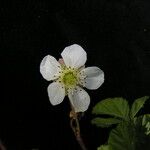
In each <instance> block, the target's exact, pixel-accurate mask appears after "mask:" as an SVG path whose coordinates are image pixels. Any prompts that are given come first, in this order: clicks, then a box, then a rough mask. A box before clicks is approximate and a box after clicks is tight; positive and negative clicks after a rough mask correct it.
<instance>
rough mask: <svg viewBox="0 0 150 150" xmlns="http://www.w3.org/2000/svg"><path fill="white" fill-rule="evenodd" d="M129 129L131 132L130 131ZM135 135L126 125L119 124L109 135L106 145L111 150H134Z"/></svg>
mask: <svg viewBox="0 0 150 150" xmlns="http://www.w3.org/2000/svg"><path fill="white" fill-rule="evenodd" d="M130 128H131V130H130ZM134 134H135V133H134V132H133V131H132V127H130V126H128V124H127V123H121V124H119V125H118V126H117V128H115V129H113V130H112V131H111V133H110V135H109V139H108V145H110V147H111V148H112V150H135V146H136V145H135V141H136V140H135V135H134Z"/></svg>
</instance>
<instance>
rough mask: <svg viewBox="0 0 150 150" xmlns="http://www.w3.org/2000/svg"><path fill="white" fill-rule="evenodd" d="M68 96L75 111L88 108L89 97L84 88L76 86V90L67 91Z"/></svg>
mask: <svg viewBox="0 0 150 150" xmlns="http://www.w3.org/2000/svg"><path fill="white" fill-rule="evenodd" d="M68 97H69V99H70V102H71V104H72V106H73V107H74V109H75V112H84V111H86V110H87V109H88V107H89V104H90V97H89V95H88V93H87V92H86V91H85V90H84V89H82V88H80V87H77V89H76V90H74V91H70V92H69V93H68Z"/></svg>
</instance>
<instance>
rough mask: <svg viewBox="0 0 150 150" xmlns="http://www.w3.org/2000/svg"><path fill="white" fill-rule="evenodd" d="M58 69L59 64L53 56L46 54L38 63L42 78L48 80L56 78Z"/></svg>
mask: <svg viewBox="0 0 150 150" xmlns="http://www.w3.org/2000/svg"><path fill="white" fill-rule="evenodd" d="M59 71H60V64H59V62H58V61H57V60H56V59H55V58H54V57H53V56H50V55H47V56H45V57H44V58H43V60H42V62H41V64H40V72H41V74H42V76H43V78H44V79H46V80H48V81H50V80H54V79H56V78H57V75H58V73H59Z"/></svg>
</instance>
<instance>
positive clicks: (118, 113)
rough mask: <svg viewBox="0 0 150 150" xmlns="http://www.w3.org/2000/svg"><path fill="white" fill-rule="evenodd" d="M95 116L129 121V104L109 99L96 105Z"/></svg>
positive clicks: (120, 99)
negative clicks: (109, 116)
mask: <svg viewBox="0 0 150 150" xmlns="http://www.w3.org/2000/svg"><path fill="white" fill-rule="evenodd" d="M92 113H93V114H104V115H111V116H115V117H119V118H122V119H125V120H127V119H128V115H129V105H128V102H127V101H126V100H125V99H123V98H121V97H118V98H108V99H105V100H102V101H100V102H99V103H97V104H96V106H95V107H94V108H93V111H92Z"/></svg>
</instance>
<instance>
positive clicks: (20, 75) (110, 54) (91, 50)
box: [0, 0, 150, 150]
mask: <svg viewBox="0 0 150 150" xmlns="http://www.w3.org/2000/svg"><path fill="white" fill-rule="evenodd" d="M74 43H76V44H79V45H81V46H82V47H83V48H84V49H85V50H86V52H87V55H88V60H87V63H86V65H87V66H99V67H100V68H101V69H102V70H103V71H104V72H105V83H104V84H103V85H102V87H101V88H99V89H98V90H96V91H88V92H89V94H90V96H91V105H90V108H89V109H88V111H87V112H86V113H85V116H84V117H83V118H82V120H81V132H82V135H83V138H84V140H85V143H86V145H87V146H88V147H89V150H94V149H96V147H98V146H99V145H100V144H104V143H105V142H106V140H107V137H108V132H109V130H107V129H98V128H96V127H95V126H92V125H91V124H90V120H91V119H92V117H93V116H92V115H91V110H92V107H93V106H94V105H95V104H96V103H97V102H98V101H100V100H102V99H104V98H107V97H116V96H117V97H118V96H122V97H124V98H127V99H128V100H129V103H131V102H132V101H133V100H134V99H135V98H137V97H140V96H145V95H150V1H149V0H122V1H121V0H113V1H111V0H76V1H75V0H74V1H73V0H56V1H50V0H49V1H42V0H41V1H39V0H32V1H29V0H27V1H25V2H24V1H9V2H7V1H4V2H1V4H0V66H1V68H0V70H1V78H0V79H1V82H0V87H1V92H0V93H1V94H0V97H1V98H0V138H1V140H2V141H3V143H4V144H5V145H6V146H7V148H8V150H9V149H10V150H13V149H14V150H28V149H32V148H39V149H52V150H58V149H65V150H77V149H80V148H79V146H78V144H77V142H76V141H75V138H74V135H73V133H72V131H71V129H70V127H69V111H70V108H69V102H68V99H67V98H66V99H65V100H64V102H63V103H62V104H60V105H58V106H55V107H53V106H52V105H51V104H50V102H49V100H48V96H47V86H48V85H49V82H47V81H46V80H44V79H43V78H42V76H41V75H40V73H39V64H40V62H41V60H42V58H43V57H44V56H45V55H47V54H50V55H53V56H54V57H56V58H57V59H58V58H59V57H60V53H61V52H62V50H63V49H64V48H65V47H66V46H68V45H71V44H74ZM144 112H149V105H148V103H146V105H145V109H144Z"/></svg>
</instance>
